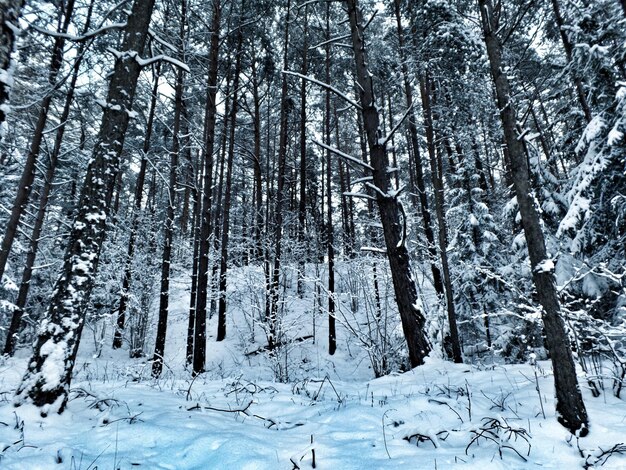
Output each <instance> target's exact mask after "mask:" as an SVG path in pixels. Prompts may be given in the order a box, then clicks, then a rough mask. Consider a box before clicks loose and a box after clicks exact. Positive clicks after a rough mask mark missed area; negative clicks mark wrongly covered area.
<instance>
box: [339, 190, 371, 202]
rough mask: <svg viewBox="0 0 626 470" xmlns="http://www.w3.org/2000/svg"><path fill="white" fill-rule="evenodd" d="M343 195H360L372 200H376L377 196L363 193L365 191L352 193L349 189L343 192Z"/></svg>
mask: <svg viewBox="0 0 626 470" xmlns="http://www.w3.org/2000/svg"><path fill="white" fill-rule="evenodd" d="M343 195H344V196H346V197H360V198H361V199H370V200H372V201H375V200H376V198H375V197H373V196H370V195H369V194H363V193H351V192H349V191H346V192H345V193H343Z"/></svg>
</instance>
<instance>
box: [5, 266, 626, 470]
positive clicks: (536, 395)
mask: <svg viewBox="0 0 626 470" xmlns="http://www.w3.org/2000/svg"><path fill="white" fill-rule="evenodd" d="M246 282H247V281H246V279H244V277H243V275H242V276H241V277H240V278H239V279H238V281H237V283H238V285H239V286H244V285H245V283H246ZM187 285H188V281H187V279H186V278H184V277H181V278H180V279H178V280H177V281H176V282H174V294H173V298H172V310H171V314H170V318H169V324H170V328H169V330H168V342H167V345H166V357H165V359H166V360H165V364H166V367H165V371H164V373H163V375H162V376H161V378H159V379H158V380H155V379H152V378H151V377H150V362H149V361H147V360H146V359H145V358H144V359H129V358H128V352H127V351H125V350H118V351H112V350H111V348H110V346H109V343H108V341H109V338H108V337H107V343H106V344H105V345H104V347H103V349H102V352H101V354H100V356H99V357H97V358H94V357H93V356H94V351H95V348H96V342H94V341H93V340H92V339H91V338H90V337H89V334H90V333H89V331H88V330H87V329H86V330H85V333H84V337H83V340H82V343H81V348H80V352H79V359H78V361H77V364H76V367H75V371H74V372H75V377H74V379H73V382H72V392H71V399H70V402H69V405H68V409H67V410H66V411H65V412H64V413H63V414H62V415H60V416H59V415H54V416H49V417H47V418H41V417H40V416H39V414H38V412H37V410H36V409H35V408H33V407H30V406H22V407H19V408H14V407H13V406H12V394H13V393H14V391H15V389H16V388H17V386H18V384H19V380H20V378H21V375H22V374H23V372H24V371H25V369H26V362H27V360H28V356H29V351H27V350H26V349H23V350H20V351H18V354H17V355H16V357H15V358H11V359H3V360H2V361H1V362H0V468H2V469H25V470H33V469H57V468H58V469H68V470H86V469H90V470H95V469H100V470H102V469H113V470H115V469H135V468H137V469H142V468H145V469H250V470H252V469H294V468H301V469H305V468H318V469H333V470H335V469H342V470H346V469H359V470H362V469H404V468H406V469H415V468H419V469H447V468H457V467H458V468H468V469H469V468H475V469H482V470H484V469H530V468H554V469H574V468H599V467H601V466H604V468H610V469H620V468H623V469H626V403H625V402H624V401H623V400H621V399H618V398H615V397H614V396H613V394H612V390H611V383H610V381H609V380H608V379H607V380H606V381H605V389H604V390H603V393H602V394H601V395H600V396H599V397H597V398H593V397H592V395H591V393H590V391H589V390H588V389H587V388H586V387H584V385H585V384H584V382H581V386H583V389H584V390H583V393H584V398H585V402H586V405H587V408H588V411H589V415H590V421H591V433H590V435H589V436H588V437H585V438H582V439H578V438H576V437H573V436H572V435H570V434H569V433H568V432H567V431H566V430H565V429H564V428H563V427H561V426H560V425H559V424H558V423H557V421H556V417H555V411H554V399H553V396H554V390H553V376H552V373H551V366H550V363H549V362H544V361H540V362H539V363H538V364H536V365H531V364H520V365H503V364H501V363H497V362H491V361H490V360H489V359H485V361H486V362H480V363H475V364H471V365H463V364H461V365H457V364H452V363H450V362H447V361H443V360H441V359H438V358H434V357H433V358H429V359H428V362H427V364H426V365H424V366H421V367H418V368H416V369H414V370H412V371H409V372H406V373H403V374H392V375H389V376H386V377H383V378H378V379H373V378H372V377H373V373H372V370H371V369H370V368H369V366H368V359H367V354H366V352H365V351H364V350H362V349H361V348H360V347H359V346H358V344H357V342H356V341H355V340H354V338H353V337H352V336H350V335H349V334H348V333H347V331H346V329H345V328H341V327H340V329H339V332H338V337H339V342H338V343H339V348H338V351H337V354H336V355H335V356H329V355H328V354H327V353H326V348H327V342H326V336H324V335H325V334H327V332H326V330H325V328H324V323H323V317H320V318H318V321H319V324H318V325H317V326H316V328H317V330H316V335H317V336H316V338H317V341H315V342H313V340H312V339H307V340H305V341H302V342H298V343H296V344H295V345H294V346H293V348H291V349H289V351H288V352H289V354H287V353H285V356H284V357H280V358H277V359H275V360H271V359H268V358H267V356H266V355H265V354H248V355H246V354H245V353H246V352H253V351H255V350H256V349H258V348H260V347H262V346H263V341H262V337H263V333H262V331H260V327H259V326H258V325H257V326H256V329H254V328H255V327H253V324H254V323H253V322H250V321H246V318H245V316H246V309H247V308H248V307H249V308H252V307H253V305H251V304H249V302H247V301H246V302H243V301H241V299H240V301H239V303H238V301H237V295H238V294H237V292H238V291H237V289H234V290H232V291H231V292H230V294H229V295H230V298H231V305H233V309H232V312H233V313H232V315H231V316H229V319H228V328H229V330H228V331H229V339H228V340H227V341H224V342H221V343H215V342H214V341H213V339H212V338H211V337H209V343H208V348H207V349H208V358H207V370H208V372H207V373H205V374H202V375H200V376H198V377H197V378H196V379H195V380H193V379H191V376H190V374H189V372H188V371H187V370H185V368H184V354H185V347H184V341H185V331H186V314H187V303H186V302H188V295H189V293H188V291H187V290H186V286H187ZM306 298H307V296H306V295H305V299H303V300H294V303H293V307H294V308H293V310H294V311H298V312H299V314H298V315H299V316H298V317H297V318H300V323H298V322H297V321H295V320H294V321H293V322H292V323H291V324H290V325H291V326H290V328H291V330H292V336H294V337H295V336H300V337H302V336H308V335H307V333H310V332H311V330H310V327H311V326H310V325H309V327H308V328H305V327H303V325H302V318H303V317H306V318H308V319H309V320H310V319H311V316H310V315H309V311H310V310H311V309H310V308H307V307H306V306H305V301H306ZM244 304H245V305H247V307H245V305H244ZM152 321H154V319H152ZM216 321H217V318H215V317H214V318H212V319H211V320H210V322H209V331H211V332H213V331H214V330H215V328H216V324H217V323H216ZM287 326H289V325H286V326H285V329H288V328H287ZM252 335H255V342H252V341H251V338H250V336H252ZM286 375H289V382H288V383H281V382H279V381H277V380H275V377H277V376H282V377H285V376H286ZM314 464H315V465H314Z"/></svg>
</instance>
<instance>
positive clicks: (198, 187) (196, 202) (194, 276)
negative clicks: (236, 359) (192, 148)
mask: <svg viewBox="0 0 626 470" xmlns="http://www.w3.org/2000/svg"><path fill="white" fill-rule="evenodd" d="M198 163H199V161H198ZM202 182H203V174H202V170H200V171H199V172H198V175H197V178H194V188H193V191H192V195H193V259H192V266H193V267H192V268H191V291H190V293H189V319H188V322H187V351H186V352H187V354H186V363H187V365H190V364H191V363H192V362H193V342H194V335H195V328H196V298H197V296H198V261H199V260H198V256H199V251H200V212H201V211H200V209H201V207H200V195H201V194H202V191H203V189H202Z"/></svg>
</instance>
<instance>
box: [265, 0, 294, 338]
mask: <svg viewBox="0 0 626 470" xmlns="http://www.w3.org/2000/svg"><path fill="white" fill-rule="evenodd" d="M290 22H291V0H287V9H286V18H285V32H284V40H283V47H284V54H283V70H288V58H289V54H288V52H289V23H290ZM288 100H289V97H288V90H287V76H286V75H285V74H283V76H282V81H281V89H280V134H279V143H278V174H277V182H276V205H275V207H274V265H273V266H272V273H271V284H270V295H269V297H270V304H271V305H270V318H269V329H268V346H269V349H270V350H272V349H273V348H274V346H275V343H276V322H277V319H278V303H279V298H280V269H281V261H282V243H283V215H284V214H283V210H284V202H285V201H284V199H285V179H286V178H285V175H286V167H287V138H288V135H287V130H288V129H287V126H288V123H289V112H290V105H289V102H288Z"/></svg>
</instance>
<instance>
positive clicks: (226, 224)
mask: <svg viewBox="0 0 626 470" xmlns="http://www.w3.org/2000/svg"><path fill="white" fill-rule="evenodd" d="M244 11H245V0H241V10H240V13H239V15H240V17H239V27H238V32H237V49H236V51H235V55H236V58H235V78H234V81H233V90H234V94H233V103H232V106H231V109H230V138H229V142H228V162H227V164H226V187H225V188H224V210H223V214H222V246H221V253H220V273H219V292H218V299H219V305H218V311H217V313H218V315H217V337H216V340H217V341H223V340H224V339H226V281H227V279H226V273H227V270H228V242H229V229H230V205H231V200H232V186H233V160H234V156H235V130H236V128H237V112H238V111H239V103H238V99H239V95H238V91H239V90H238V89H239V74H240V73H241V48H242V44H243V32H242V25H243V14H244Z"/></svg>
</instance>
